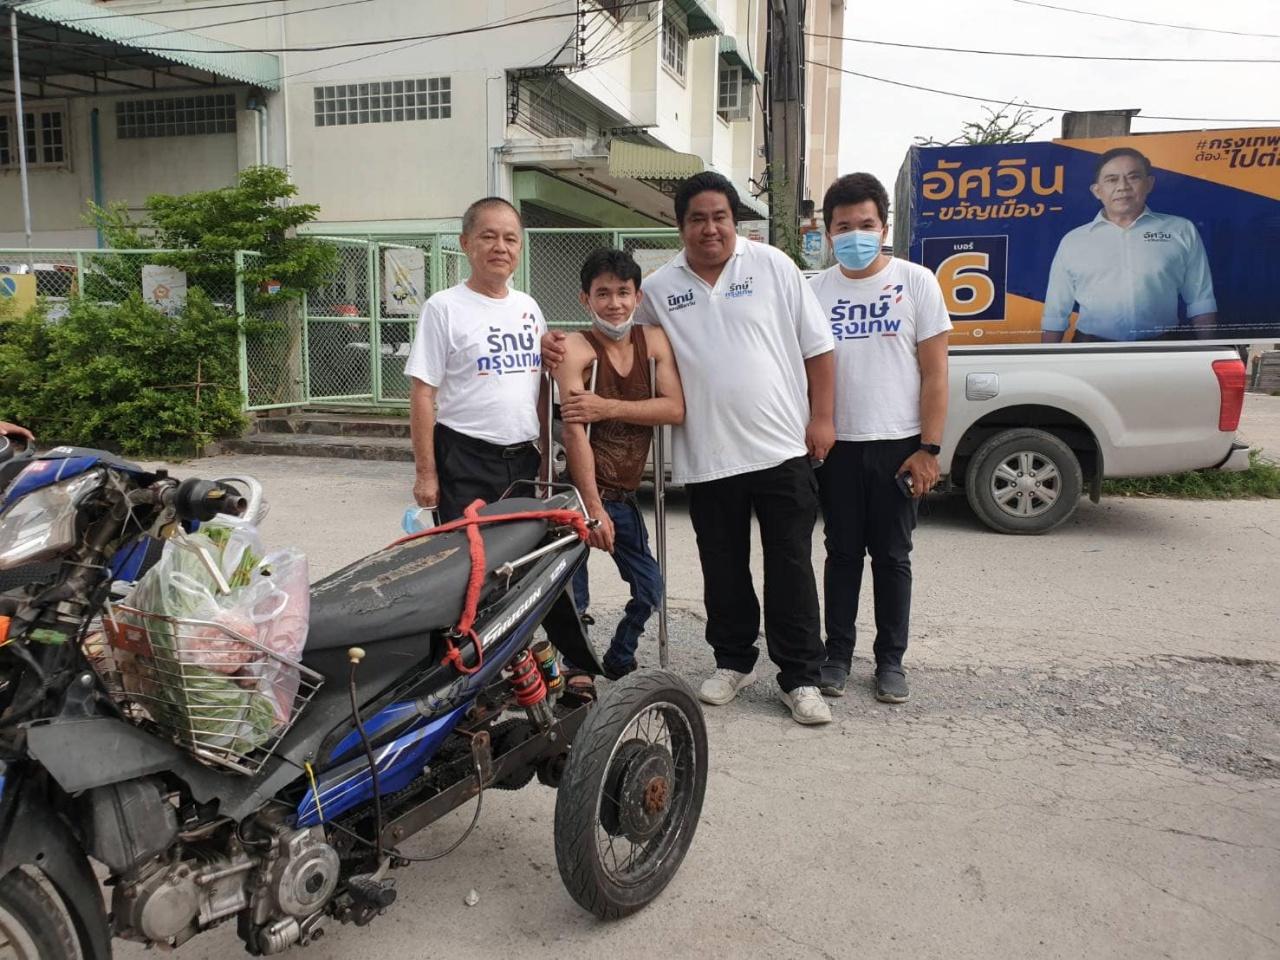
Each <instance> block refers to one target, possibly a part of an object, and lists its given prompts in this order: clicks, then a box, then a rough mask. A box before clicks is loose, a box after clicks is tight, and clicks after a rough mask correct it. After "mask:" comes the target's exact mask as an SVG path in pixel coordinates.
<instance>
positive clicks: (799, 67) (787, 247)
mask: <svg viewBox="0 0 1280 960" xmlns="http://www.w3.org/2000/svg"><path fill="white" fill-rule="evenodd" d="M764 2H765V4H766V5H767V6H768V17H769V19H768V23H767V32H766V39H765V44H766V48H765V84H766V85H767V87H768V90H767V92H766V102H767V104H768V107H769V115H768V117H766V120H765V176H766V183H767V184H768V187H769V242H770V243H771V244H773V245H774V246H775V247H777V248H779V249H780V250H783V251H785V252H786V253H788V254H790V255H791V256H792V257H793V258H795V259H797V260H798V258H799V255H800V197H801V196H802V195H803V193H802V192H803V190H804V0H764Z"/></svg>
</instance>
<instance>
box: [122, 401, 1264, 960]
mask: <svg viewBox="0 0 1280 960" xmlns="http://www.w3.org/2000/svg"><path fill="white" fill-rule="evenodd" d="M1268 399H1271V398H1268ZM1268 409H1269V408H1268ZM195 468H198V472H200V473H202V474H204V475H214V474H216V473H218V472H222V473H232V472H236V471H240V470H243V471H248V472H251V473H253V474H255V475H256V476H258V477H259V478H260V479H262V480H263V481H264V483H265V484H266V488H267V494H268V497H269V498H270V500H271V502H272V504H273V509H272V514H271V516H270V518H269V519H268V521H267V523H266V525H265V527H264V531H265V532H266V534H267V537H268V539H269V541H270V542H272V543H277V544H282V545H283V544H295V545H297V546H299V547H301V548H302V549H304V550H305V551H307V553H308V555H309V556H310V558H311V560H312V565H313V574H314V575H315V576H320V575H323V574H325V573H328V572H330V571H332V570H334V569H337V568H338V567H340V566H342V565H344V564H345V563H348V562H350V561H351V560H354V559H356V558H357V557H359V556H361V555H363V554H364V553H366V552H369V551H371V550H373V549H376V548H377V547H378V546H380V545H382V544H384V543H385V542H387V541H388V540H390V539H392V537H393V536H394V535H395V534H396V530H397V524H398V520H399V516H400V513H401V512H402V510H403V508H404V506H405V504H406V503H407V500H408V491H409V478H410V468H409V467H408V466H407V465H403V464H372V463H359V462H351V461H308V460H288V459H277V458H233V457H224V458H216V459H213V460H209V461H201V462H200V463H198V464H197V465H195ZM192 472H194V468H193V467H192V465H187V466H186V467H185V468H175V473H176V475H178V476H184V475H186V474H189V473H192ZM669 530H670V557H669V559H670V570H671V574H670V579H669V582H670V584H671V591H670V592H671V607H672V616H671V668H672V669H673V670H674V671H675V672H676V673H678V674H680V675H682V676H683V677H685V678H686V679H688V680H689V681H690V682H691V683H694V684H696V683H697V682H698V681H699V680H700V679H701V677H702V676H703V675H704V674H705V672H706V671H707V670H709V668H710V664H711V660H710V656H709V653H708V651H707V648H706V647H705V645H704V643H703V641H702V632H703V627H704V624H703V621H702V619H701V604H700V597H701V574H700V571H699V568H698V566H697V562H696V553H695V550H694V545H693V537H692V533H691V530H690V529H689V526H688V518H687V513H686V511H685V509H684V504H683V499H682V498H681V496H680V495H679V494H678V493H673V494H672V495H671V497H670V505H669ZM821 552H822V551H821V540H820V531H819V535H818V536H815V540H814V555H815V560H817V561H820V559H821ZM1278 558H1280V502H1276V501H1269V502H1256V501H1255V502H1249V501H1245V502H1230V503H1196V502H1175V501H1162V500H1107V501H1104V502H1103V503H1102V504H1101V505H1097V506H1095V505H1092V504H1089V503H1083V504H1082V505H1081V509H1080V512H1079V513H1078V515H1077V516H1076V517H1075V518H1074V519H1073V520H1072V521H1071V522H1070V523H1068V524H1067V525H1066V526H1065V527H1063V528H1062V529H1060V530H1059V531H1057V532H1055V533H1054V534H1052V535H1050V536H1048V537H1043V538H1008V537H1001V536H997V535H995V534H991V533H989V532H987V531H986V530H985V529H984V528H982V527H981V526H980V525H979V524H978V523H977V522H976V521H975V520H974V519H973V518H972V517H971V516H970V515H969V513H968V510H967V508H966V507H965V505H964V504H963V502H961V501H957V500H948V499H938V500H932V501H930V503H929V509H928V511H927V514H926V515H925V516H924V517H923V518H922V521H921V526H920V530H919V532H918V535H917V549H916V554H915V570H916V600H915V610H914V624H913V636H912V647H911V650H910V652H909V654H908V667H909V668H910V679H911V683H912V691H913V698H912V701H911V702H910V703H909V704H906V705H904V706H902V707H888V706H885V705H882V704H878V703H876V702H875V700H874V699H873V697H872V695H871V690H870V673H871V665H870V662H869V660H867V659H866V653H865V651H863V650H861V646H862V642H861V641H860V645H859V646H860V649H859V655H858V657H857V659H856V660H855V667H854V676H853V678H852V679H851V681H850V685H849V693H848V695H847V696H846V697H844V698H843V699H842V700H838V701H834V702H833V707H834V712H835V718H836V719H835V722H834V723H832V724H831V725H830V726H827V727H822V728H802V727H800V726H798V725H797V724H795V723H793V722H792V721H791V720H790V719H789V717H788V716H787V715H786V714H785V713H784V710H783V708H782V706H781V705H780V704H779V703H778V701H777V696H776V687H775V686H774V684H773V680H772V671H771V670H770V669H768V664H767V663H762V664H761V667H762V670H761V678H760V679H759V680H758V681H757V682H756V683H755V684H754V685H753V686H752V687H750V688H749V689H748V690H747V691H745V692H744V694H743V695H742V696H741V697H740V698H739V699H738V700H737V701H735V702H734V703H733V704H731V705H729V706H727V707H720V708H707V724H708V729H709V738H710V758H709V759H710V772H709V781H708V787H707V795H706V803H705V807H704V810H703V816H702V819H701V822H700V825H699V827H698V832H697V836H696V838H695V840H694V843H693V847H692V849H691V851H690V853H689V856H688V859H687V860H686V861H685V863H684V865H683V867H682V868H681V870H680V872H679V874H678V875H677V876H676V878H675V880H674V881H673V882H672V884H671V885H670V887H668V889H667V891H666V892H665V894H664V895H663V896H662V897H661V898H660V899H659V900H658V901H657V902H655V903H654V904H653V905H652V906H650V907H649V908H648V909H646V910H644V911H642V912H641V913H639V914H637V915H635V916H633V917H631V918H629V919H627V920H625V921H622V922H619V923H612V924H606V923H601V922H598V921H596V920H595V919H594V918H592V917H590V916H588V915H586V914H584V913H583V912H582V911H581V910H579V909H578V908H577V906H576V905H575V904H574V903H573V902H572V901H571V900H570V899H569V897H568V895H567V894H566V893H565V891H564V889H563V887H562V886H561V883H560V878H559V875H558V872H557V869H556V865H555V856H554V850H553V839H552V821H553V812H554V803H555V794H554V793H553V792H552V791H550V790H548V789H546V788H542V787H539V786H537V785H534V786H531V787H529V788H526V789H525V790H524V791H521V792H519V793H514V794H513V793H491V794H490V795H489V796H487V797H486V800H485V809H484V815H483V817H482V819H481V821H480V826H479V828H478V829H477V831H476V833H475V835H474V836H472V837H471V839H469V840H468V841H467V843H466V844H465V845H464V846H463V847H462V848H461V849H460V850H459V851H458V852H457V853H455V854H453V855H452V856H450V857H449V858H447V859H446V860H444V861H441V862H440V863H437V864H430V865H420V866H413V867H410V868H408V869H406V870H403V871H400V872H399V874H398V883H399V892H400V899H399V901H398V903H397V904H396V905H395V906H394V907H393V908H392V909H391V910H390V911H389V913H388V914H387V915H386V916H385V917H382V918H380V919H379V920H377V921H375V922H374V923H373V924H372V925H371V926H369V927H367V928H364V929H362V930H357V929H355V928H344V927H340V926H337V925H332V926H331V927H330V929H329V931H328V936H327V937H326V938H325V939H324V940H323V941H321V942H320V943H318V944H316V945H315V946H312V947H310V948H308V950H307V952H306V953H305V954H302V955H305V956H308V957H312V958H316V960H323V958H340V957H341V958H345V957H348V956H352V955H360V956H382V957H387V958H392V957H396V958H399V957H404V958H409V957H414V958H417V957H433V956H442V957H450V958H459V960H465V958H476V960H480V958H483V960H488V958H490V957H493V956H516V955H518V956H520V957H522V958H529V960H535V958H552V957H554V958H566V957H568V958H575V957H583V958H587V957H591V958H596V957H601V956H607V957H611V958H614V960H630V958H641V957H643V958H645V960H649V958H651V957H654V956H669V957H693V956H696V957H698V958H700V960H710V958H722V957H723V958H738V957H745V956H759V957H768V958H780V960H787V958H795V960H802V958H814V957H826V958H846V957H861V956H874V955H893V956H909V957H912V958H938V960H964V958H975V960H976V958H983V960H986V958H989V957H992V956H1009V957H1018V958H1064V960H1065V958H1070V960H1077V958H1084V957H1087V958H1091V960H1092V958H1125V960H1133V958H1177V960H1183V958H1188V960H1190V958H1195V960H1219V958H1227V957H1230V958H1233V960H1247V958H1258V960H1263V958H1265V960H1276V958H1277V957H1280V628H1278V627H1277V624H1280V559H1278ZM818 569H819V570H820V569H821V565H820V562H819V565H818ZM592 574H593V577H592V582H593V596H594V598H595V603H596V607H595V610H594V612H595V614H596V616H597V618H598V620H599V621H600V623H601V626H597V627H596V630H597V631H604V630H606V629H607V624H609V623H611V622H612V619H613V617H615V616H616V615H617V614H618V613H619V612H620V608H621V604H622V602H623V600H624V598H625V594H624V592H623V586H622V585H621V584H620V583H618V582H617V578H616V574H615V573H614V572H613V570H612V568H611V563H610V561H609V559H608V558H607V557H605V556H603V555H596V556H594V557H593V559H592ZM757 582H758V578H757ZM866 593H868V594H869V590H868V591H866ZM869 600H870V598H869V596H867V597H864V602H863V609H862V614H861V616H860V619H859V623H860V625H863V626H866V627H870V625H871V624H872V616H871V608H870V602H869ZM652 634H653V631H652V630H651V631H650V636H649V637H648V638H647V639H646V641H645V643H644V645H643V646H642V648H641V656H642V658H643V660H644V662H645V665H646V666H648V665H653V664H655V663H656V659H657V655H656V649H655V644H653V643H652ZM867 639H869V634H868V637H867ZM761 646H762V647H763V644H761ZM374 653H375V655H376V651H374ZM603 686H604V685H603V684H602V687H603ZM469 818H470V810H469V809H467V810H464V811H461V812H458V813H455V814H453V815H451V816H450V817H449V818H447V819H446V820H445V821H443V822H442V823H440V824H437V825H435V826H433V827H432V828H431V829H429V830H428V831H426V832H424V833H423V834H420V835H419V836H417V837H415V838H413V839H412V840H411V841H409V842H408V843H406V844H405V845H404V849H405V852H406V853H409V854H411V855H425V854H428V853H431V852H433V851H436V850H439V849H442V848H443V847H445V846H447V845H448V844H449V843H451V842H452V840H453V839H454V838H456V837H457V836H458V834H459V833H460V832H461V830H462V829H463V828H464V827H465V826H466V823H467V821H468V820H469ZM471 890H475V891H476V893H477V894H478V897H479V899H478V902H477V903H476V904H475V905H474V906H467V905H466V904H465V903H464V898H466V897H467V895H468V893H469V891H471ZM239 950H240V943H239V940H238V939H237V938H236V937H235V935H234V930H233V929H232V928H226V929H220V930H217V931H214V932H212V933H210V934H207V935H204V936H201V937H199V938H197V939H196V940H194V941H192V942H191V943H189V944H187V945H186V946H184V947H183V948H182V949H181V951H180V952H179V956H182V957H188V958H192V960H200V958H208V960H213V958H217V960H225V958H226V957H227V956H231V955H236V954H237V953H238V951H239ZM117 956H119V957H122V958H126V960H133V958H140V957H142V956H143V950H142V949H141V948H139V947H134V946H130V945H123V944H121V945H119V946H118V949H117Z"/></svg>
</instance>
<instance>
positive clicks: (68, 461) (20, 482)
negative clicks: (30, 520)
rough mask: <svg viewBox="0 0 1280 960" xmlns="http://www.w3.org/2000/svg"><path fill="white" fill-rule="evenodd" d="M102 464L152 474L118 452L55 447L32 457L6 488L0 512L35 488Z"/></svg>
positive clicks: (131, 471) (87, 448)
mask: <svg viewBox="0 0 1280 960" xmlns="http://www.w3.org/2000/svg"><path fill="white" fill-rule="evenodd" d="M99 465H101V466H104V467H110V468H111V469H113V470H119V471H121V472H122V473H127V474H130V475H131V476H135V477H148V476H151V474H150V473H149V472H148V471H146V470H143V469H142V468H141V467H140V466H138V465H137V464H136V463H131V462H130V461H128V460H121V459H120V458H119V457H117V456H116V455H115V454H112V453H108V452H107V451H105V450H93V449H90V448H89V447H54V448H53V449H52V450H49V451H48V452H46V453H42V454H41V455H40V456H38V457H35V458H34V459H32V460H31V462H30V463H28V464H27V465H26V467H24V468H23V470H22V472H21V473H19V474H18V476H17V477H15V478H14V480H13V483H11V484H10V485H9V489H8V490H7V491H5V496H4V500H3V502H0V512H2V511H4V510H5V509H7V508H8V507H9V506H10V505H11V504H13V503H15V502H16V501H18V500H20V499H21V498H23V497H25V496H26V495H27V494H29V493H31V492H33V491H35V490H39V489H41V488H42V487H47V486H50V485H51V484H55V483H61V482H62V481H63V480H70V479H71V478H72V477H78V476H80V474H82V473H84V472H85V471H86V470H90V469H92V468H93V467H96V466H99Z"/></svg>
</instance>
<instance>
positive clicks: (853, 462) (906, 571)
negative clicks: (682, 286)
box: [810, 173, 951, 703]
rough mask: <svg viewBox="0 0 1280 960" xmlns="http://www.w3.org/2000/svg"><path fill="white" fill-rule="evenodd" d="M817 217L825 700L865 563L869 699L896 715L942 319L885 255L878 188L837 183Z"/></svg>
mask: <svg viewBox="0 0 1280 960" xmlns="http://www.w3.org/2000/svg"><path fill="white" fill-rule="evenodd" d="M822 217H823V221H824V222H825V223H826V227H827V236H828V238H829V240H830V243H831V247H832V251H833V253H834V254H835V257H836V265H835V266H833V267H831V268H829V269H827V270H825V271H823V272H822V273H820V274H818V275H817V276H815V277H813V278H812V279H811V280H810V285H811V287H812V288H813V292H814V293H815V294H816V295H817V298H818V301H819V302H820V303H821V305H822V308H823V310H824V311H825V313H826V315H827V318H828V319H829V320H830V322H831V332H832V334H833V335H834V337H835V342H836V351H835V352H836V406H835V424H836V443H835V445H834V446H833V447H832V448H831V452H830V453H829V454H828V455H827V460H826V463H824V464H823V466H822V468H821V469H820V470H819V471H818V488H819V494H820V497H821V501H822V515H823V523H824V526H825V532H826V547H827V562H826V570H825V583H824V596H825V611H826V628H827V662H826V663H825V664H824V665H823V667H822V692H823V693H825V694H827V695H828V696H842V695H843V694H844V689H845V684H846V682H847V680H848V677H849V670H850V667H851V664H852V661H853V648H854V640H855V626H854V623H855V620H856V619H857V615H858V595H859V592H860V588H861V585H862V570H863V557H864V556H865V555H866V554H870V555H871V577H872V588H873V592H874V597H875V618H876V639H875V645H874V653H875V660H876V675H875V693H876V698H877V699H879V700H881V701H883V702H885V703H904V702H905V701H906V700H907V699H908V697H909V690H908V687H907V679H906V674H905V673H904V671H903V668H902V659H903V655H904V654H905V653H906V649H907V631H908V624H909V620H910V614H911V538H912V532H913V530H914V529H915V525H916V513H917V509H918V505H919V503H920V498H922V497H923V496H924V495H925V494H927V493H928V492H929V490H930V489H931V488H932V487H933V486H934V485H935V484H936V483H937V482H938V479H939V468H938V454H939V453H940V452H941V443H942V429H943V425H944V424H945V422H946V419H947V339H948V338H947V335H948V333H949V332H950V330H951V318H950V317H949V316H948V315H947V309H946V307H945V305H944V303H943V299H942V290H941V288H940V287H939V286H938V281H937V278H936V277H934V275H933V274H932V273H930V272H929V271H928V270H927V269H925V268H924V267H921V266H919V265H918V264H914V263H910V262H908V261H905V260H899V259H896V258H894V257H891V256H889V255H887V254H885V253H884V252H883V249H882V248H883V244H884V241H885V238H886V237H887V235H888V227H887V224H888V218H889V196H888V194H887V193H886V192H885V189H884V186H883V185H882V184H881V183H880V181H879V180H877V179H876V178H875V177H873V176H871V174H868V173H852V174H848V175H847V176H843V177H841V178H840V179H838V180H837V181H836V182H835V183H833V184H832V185H831V187H830V189H828V190H827V194H826V197H825V198H824V199H823V203H822ZM904 487H907V489H906V490H904V489H903V488H904Z"/></svg>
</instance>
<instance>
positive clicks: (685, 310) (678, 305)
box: [636, 237, 831, 483]
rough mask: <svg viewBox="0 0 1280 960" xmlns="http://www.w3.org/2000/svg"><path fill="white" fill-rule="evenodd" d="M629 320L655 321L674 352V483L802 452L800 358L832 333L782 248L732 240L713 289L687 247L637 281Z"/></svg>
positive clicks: (804, 400)
mask: <svg viewBox="0 0 1280 960" xmlns="http://www.w3.org/2000/svg"><path fill="white" fill-rule="evenodd" d="M641 292H642V293H643V294H644V297H643V299H642V300H641V301H640V306H639V307H638V308H637V309H636V322H637V323H649V324H657V325H659V326H661V327H662V329H663V330H664V331H665V332H666V334H667V338H668V339H669V340H670V341H671V346H672V348H673V350H674V351H675V355H676V364H677V365H678V366H679V368H680V379H681V381H682V383H683V386H684V402H685V418H684V424H683V425H682V426H679V427H675V428H673V430H672V447H673V453H674V457H673V459H672V470H671V472H672V476H673V477H674V479H675V482H676V483H704V482H706V481H708V480H719V479H721V478H723V477H732V476H736V475H738V474H743V473H750V472H752V471H755V470H764V469H767V468H769V467H776V466H777V465H778V464H780V463H783V462H784V461H786V460H790V459H793V458H795V457H803V456H804V455H805V453H806V450H805V443H804V434H805V427H806V426H807V425H808V423H809V381H808V377H807V375H806V372H805V366H804V362H805V360H807V359H809V358H810V357H816V356H818V355H819V354H823V353H828V352H830V350H831V331H830V330H829V329H828V328H827V325H826V323H825V322H824V320H823V314H822V311H821V309H819V307H818V302H817V301H816V300H815V299H814V297H813V294H812V293H811V292H810V291H809V288H808V287H807V286H806V285H805V282H804V276H803V275H802V274H801V273H800V271H799V270H798V269H797V268H796V265H795V264H794V263H793V262H792V261H791V259H790V258H789V257H788V256H787V255H786V254H784V253H782V252H781V251H780V250H776V249H774V248H773V247H770V246H766V245H765V244H762V243H755V242H754V241H751V240H747V239H746V238H744V237H739V238H738V241H737V246H736V247H735V250H734V254H733V256H732V257H730V258H729V262H728V263H726V264H725V266H724V270H723V271H722V272H721V274H720V276H719V278H718V279H717V280H716V283H715V285H714V286H708V284H707V283H706V282H705V281H703V280H702V279H701V278H700V277H699V276H698V275H697V274H696V273H694V272H693V270H691V269H690V268H689V262H688V260H687V259H686V258H685V255H684V252H683V251H682V252H681V253H678V254H677V255H676V256H675V257H674V258H673V259H672V260H671V262H670V263H668V264H666V265H665V266H663V267H661V268H659V269H658V270H656V271H655V272H654V274H653V275H652V276H651V277H649V278H648V279H646V280H645V281H644V284H643V286H642V287H641Z"/></svg>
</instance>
